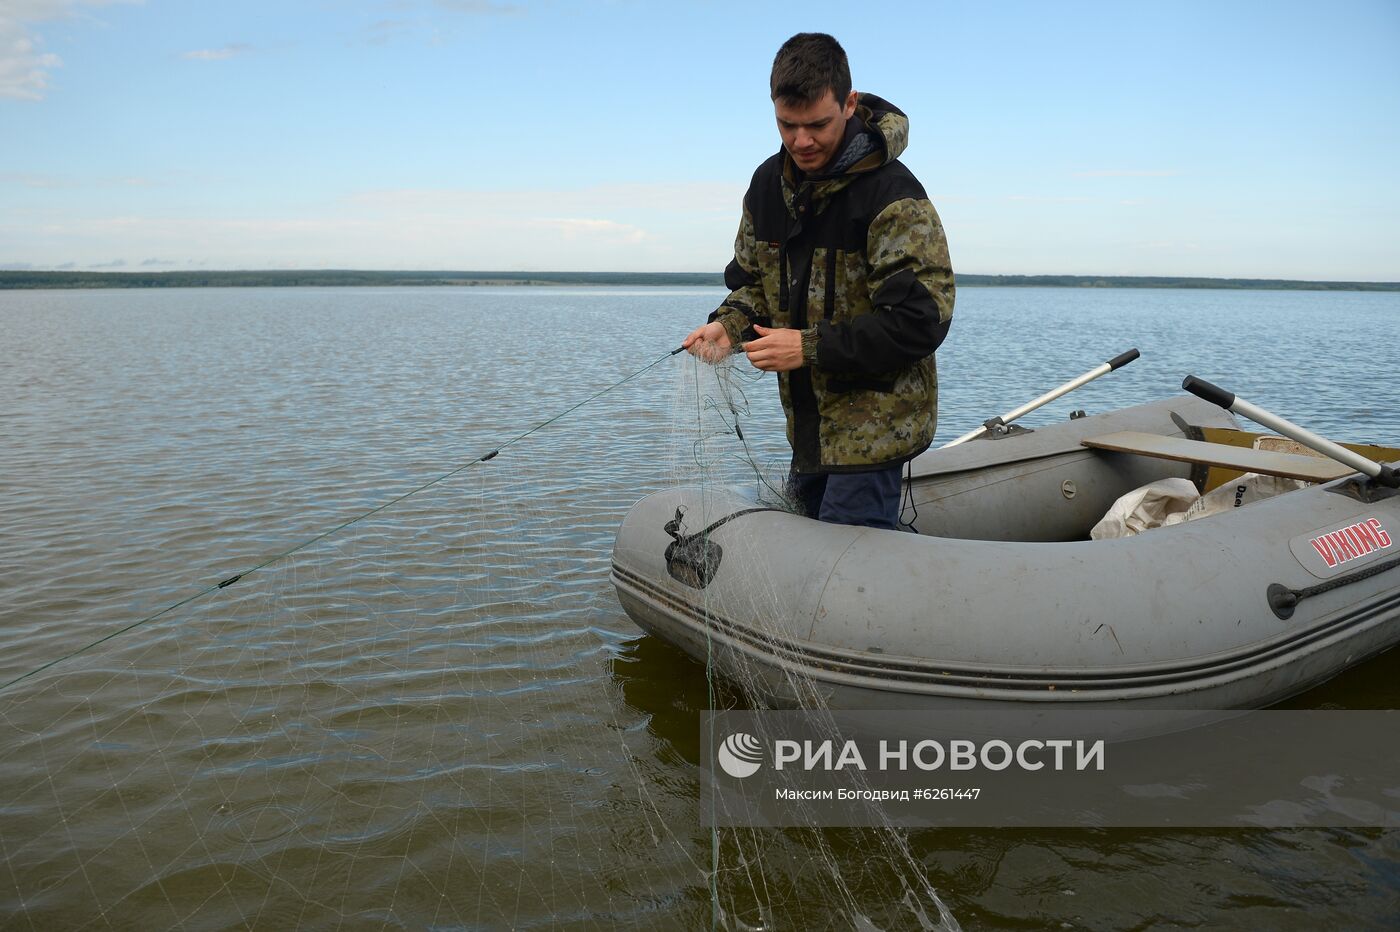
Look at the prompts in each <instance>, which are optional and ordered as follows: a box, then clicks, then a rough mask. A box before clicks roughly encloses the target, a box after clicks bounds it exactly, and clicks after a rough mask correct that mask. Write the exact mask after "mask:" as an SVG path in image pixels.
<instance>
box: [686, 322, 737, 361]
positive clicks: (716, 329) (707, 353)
mask: <svg viewBox="0 0 1400 932" xmlns="http://www.w3.org/2000/svg"><path fill="white" fill-rule="evenodd" d="M681 347H682V348H683V349H687V350H690V355H692V356H694V357H696V358H697V359H700V360H701V361H703V362H708V363H710V364H711V365H713V364H714V363H717V362H719V361H720V360H721V359H723V358H724V357H726V356H728V355H729V353H730V351H731V350H732V349H733V347H732V345H731V344H730V342H729V332H728V331H727V330H725V329H724V325H723V324H721V323H720V322H719V321H715V322H714V323H709V324H705V325H704V326H703V327H696V328H695V329H694V330H692V331H691V332H690V336H688V337H686V338H685V342H684V343H682V344H681Z"/></svg>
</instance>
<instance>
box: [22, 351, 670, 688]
mask: <svg viewBox="0 0 1400 932" xmlns="http://www.w3.org/2000/svg"><path fill="white" fill-rule="evenodd" d="M682 349H683V347H679V346H678V347H676V348H675V349H673V350H671V351H670V352H669V353H665V354H663V355H661V356H658V357H657V358H655V359H653V360H652V361H651V362H649V363H647V364H646V365H645V366H643V367H642V368H640V369H638V370H637V371H636V372H633V373H632V374H631V375H629V376H627V377H626V378H625V379H622V380H621V381H619V382H614V383H613V384H611V385H609V386H608V387H607V388H604V389H602V390H601V391H597V392H594V393H593V394H592V395H589V396H588V397H587V398H585V399H583V400H582V401H580V402H579V403H578V404H575V405H574V406H572V407H570V408H567V409H566V410H564V411H560V412H559V413H558V414H556V415H554V416H553V417H551V418H549V419H548V420H546V421H541V422H540V423H538V424H536V425H535V426H534V427H531V428H530V429H529V430H527V431H525V433H523V434H520V435H519V436H516V437H512V438H511V439H509V440H507V441H506V442H505V443H503V444H501V445H500V446H498V447H496V449H494V450H491V451H489V452H487V453H483V454H481V455H480V456H478V457H477V458H476V459H474V460H472V461H470V462H468V463H464V464H462V465H461V466H458V467H457V468H456V469H453V470H451V471H450V472H446V473H443V474H442V475H441V476H438V477H437V478H436V479H432V480H429V481H428V482H425V483H423V484H422V485H420V486H418V488H416V489H413V490H411V491H408V492H405V493H404V494H402V495H400V496H398V497H397V498H393V499H390V500H389V501H387V502H385V503H384V504H382V505H379V506H377V507H375V508H371V509H370V510H369V511H366V512H365V513H364V514H362V515H358V516H356V517H354V518H351V519H350V520H349V521H346V522H344V523H342V524H338V525H336V526H335V527H333V528H331V529H330V530H328V531H323V532H322V533H320V534H317V535H316V536H315V537H313V538H311V539H310V540H305V541H302V542H301V543H299V544H297V545H296V546H295V547H292V548H291V549H289V550H284V551H282V552H281V553H279V554H276V555H274V556H271V557H268V558H267V559H266V560H264V561H262V562H261V563H259V564H257V565H256V566H253V567H249V568H248V569H246V570H244V571H243V572H241V573H237V574H235V575H233V576H230V577H228V578H227V579H225V580H222V581H221V582H217V583H215V584H214V585H212V586H209V587H208V588H206V589H202V590H200V591H199V592H196V593H195V594H194V595H190V596H186V597H185V598H183V599H181V600H180V601H178V602H176V603H175V604H174V605H167V606H166V607H165V608H163V609H161V610H160V611H158V612H156V613H155V614H154V615H148V616H146V617H145V618H142V619H141V620H140V621H133V622H132V623H131V624H129V625H127V626H126V627H124V628H119V629H117V630H116V631H113V632H111V633H109V634H105V635H103V636H102V637H100V638H98V639H97V640H95V641H92V642H91V643H89V644H84V645H83V646H82V647H80V648H78V649H77V650H75V651H72V652H70V653H67V654H64V655H63V656H62V657H59V658H57V659H55V660H50V661H49V662H48V663H46V664H44V665H43V666H40V667H36V668H34V669H33V670H30V671H29V672H28V673H24V674H21V675H20V676H17V677H15V678H14V679H12V680H10V681H8V682H6V683H0V691H3V690H6V689H9V688H10V687H11V686H13V685H15V684H16V683H19V682H22V681H24V680H27V679H29V678H30V677H32V676H36V675H38V674H40V673H43V672H44V671H45V670H47V669H49V668H50V667H54V666H57V665H58V664H60V663H63V662H64V661H66V660H71V659H73V658H74V657H76V656H78V655H79V654H82V653H85V652H87V651H90V650H92V649H93V648H94V647H97V646H98V645H100V644H105V643H106V642H107V641H110V640H112V639H113V638H115V637H119V636H121V635H123V634H125V633H126V632H128V631H131V630H134V629H136V628H139V627H141V626H142V625H146V624H150V623H151V622H153V621H155V620H156V619H157V618H160V617H161V616H162V615H167V614H169V613H170V612H173V611H174V610H175V609H177V608H180V607H181V606H182V605H188V604H189V603H191V602H193V601H195V600H196V599H200V598H203V597H204V596H206V595H208V594H209V593H211V592H214V591H215V590H217V589H226V588H228V587H229V586H231V585H233V584H234V583H236V582H238V581H239V580H240V579H242V578H243V577H245V576H247V575H249V574H250V573H255V572H257V571H258V570H260V569H263V568H264V567H267V566H270V565H272V564H273V563H276V562H277V561H278V560H283V559H286V558H287V557H289V556H291V555H292V554H294V553H296V552H297V551H299V550H305V549H306V548H307V547H310V546H311V545H312V544H315V543H318V542H320V541H323V540H325V539H326V538H327V537H330V536H331V535H332V534H338V533H339V532H341V531H343V530H345V529H346V528H348V527H349V526H350V525H352V524H358V523H359V522H361V521H363V520H365V519H366V518H369V517H372V516H373V515H377V514H379V512H381V511H384V510H385V509H388V508H392V507H393V506H395V505H397V504H398V503H399V502H401V501H403V500H404V499H406V498H409V497H411V496H413V495H417V494H418V493H419V492H422V491H423V490H425V489H428V488H431V487H432V486H435V485H437V484H438V483H439V482H443V481H445V480H447V479H451V478H452V477H453V476H455V475H457V474H458V473H460V472H462V471H464V470H467V469H470V468H471V467H473V466H476V465H478V464H479V463H484V462H486V461H487V460H492V459H495V458H496V457H497V456H499V455H500V452H501V451H502V450H504V449H505V448H506V447H509V446H511V445H513V444H516V443H519V442H520V441H522V440H524V439H525V438H526V437H528V436H530V435H531V434H533V433H535V432H536V431H539V430H543V429H544V428H546V427H548V426H549V425H551V424H553V423H555V422H556V421H559V420H561V419H563V418H565V417H568V416H569V415H570V414H573V413H574V412H575V411H577V410H578V409H579V408H582V407H583V406H584V405H587V404H590V403H592V402H594V401H597V400H598V399H599V398H601V397H603V396H604V395H606V394H607V393H608V392H610V391H612V390H613V389H616V388H620V387H621V386H623V385H626V384H627V383H628V382H630V381H632V380H633V379H635V378H636V377H637V376H639V375H641V374H642V373H644V372H647V371H648V370H650V369H653V368H655V367H656V366H657V365H658V364H659V363H661V362H663V361H664V360H666V359H669V358H670V357H672V356H674V355H676V354H677V353H679V352H680V351H681V350H682Z"/></svg>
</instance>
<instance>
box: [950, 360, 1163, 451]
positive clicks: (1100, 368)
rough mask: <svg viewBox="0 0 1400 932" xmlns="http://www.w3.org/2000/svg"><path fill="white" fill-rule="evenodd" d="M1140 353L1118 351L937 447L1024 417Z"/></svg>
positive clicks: (1124, 364) (968, 437)
mask: <svg viewBox="0 0 1400 932" xmlns="http://www.w3.org/2000/svg"><path fill="white" fill-rule="evenodd" d="M1141 355H1142V354H1141V353H1139V352H1138V351H1137V350H1136V349H1130V350H1128V351H1127V352H1126V353H1119V354H1118V355H1117V356H1114V357H1113V358H1112V359H1110V360H1109V361H1108V362H1106V363H1102V364H1100V365H1097V366H1095V367H1094V368H1092V369H1090V370H1089V371H1088V372H1086V373H1084V374H1083V375H1081V376H1079V377H1078V378H1076V379H1070V380H1069V381H1068V382H1066V383H1065V384H1063V385H1061V386H1060V387H1059V388H1052V389H1051V390H1050V391H1048V392H1046V393H1045V394H1043V395H1041V396H1040V397H1039V398H1037V399H1035V400H1034V401H1028V402H1026V403H1025V404H1023V405H1021V407H1019V408H1017V409H1016V410H1015V411H1009V412H1007V413H1006V414H1002V415H999V416H998V417H994V418H992V419H991V420H989V421H986V422H985V423H983V424H982V426H981V427H979V428H977V429H976V430H970V431H968V432H967V433H965V434H963V435H962V436H961V437H959V438H958V439H957V440H953V441H951V442H949V443H945V444H943V446H941V447H939V449H940V450H946V449H948V448H949V447H955V446H957V445H958V444H960V443H966V442H967V441H969V440H976V439H977V438H978V437H980V436H982V435H983V434H985V433H987V432H989V431H992V430H995V429H996V428H998V427H1005V426H1006V425H1007V424H1010V423H1011V422H1012V421H1014V420H1016V419H1017V418H1019V417H1024V416H1026V415H1027V414H1030V413H1031V412H1032V411H1034V410H1035V409H1036V408H1039V407H1042V406H1043V405H1048V404H1049V403H1050V402H1052V401H1054V400H1055V399H1056V398H1059V397H1060V396H1062V395H1068V394H1069V393H1070V392H1072V391H1074V390H1075V389H1076V388H1079V387H1080V386H1081V385H1088V384H1089V383H1090V382H1092V381H1094V379H1097V378H1098V377H1099V376H1101V375H1108V374H1109V373H1110V372H1112V371H1113V370H1114V369H1121V368H1123V367H1124V366H1126V365H1127V364H1128V363H1130V362H1132V361H1133V360H1134V359H1137V358H1138V357H1139V356H1141Z"/></svg>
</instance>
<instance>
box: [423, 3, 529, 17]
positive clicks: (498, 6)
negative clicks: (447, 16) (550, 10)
mask: <svg viewBox="0 0 1400 932" xmlns="http://www.w3.org/2000/svg"><path fill="white" fill-rule="evenodd" d="M433 5H434V6H436V7H439V8H441V9H444V10H450V11H452V12H454V13H472V14H476V15H481V14H485V15H488V16H489V15H497V16H514V15H517V14H520V13H524V12H525V7H523V6H521V5H520V4H518V3H493V2H491V0H434V2H433Z"/></svg>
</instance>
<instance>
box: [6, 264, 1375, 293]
mask: <svg viewBox="0 0 1400 932" xmlns="http://www.w3.org/2000/svg"><path fill="white" fill-rule="evenodd" d="M957 284H958V285H961V286H965V287H994V288H1184V289H1198V290H1204V289H1215V290H1226V291H1390V292H1395V291H1400V282H1336V281H1308V280H1301V279H1297V280H1295V279H1272V278H1202V277H1187V276H1181V277H1177V276H1137V275H977V274H964V275H958V276H957ZM561 285H571V286H578V285H600V286H613V287H616V286H619V285H631V286H653V287H659V286H676V285H684V286H691V287H697V286H698V287H715V288H722V287H724V276H723V275H721V274H719V273H710V272H495V271H487V272H473V271H440V272H434V271H429V272H407V271H358V270H349V269H310V270H293V271H280V270H261V271H260V270H232V271H210V272H185V271H181V272H67V271H27V270H0V290H10V291H15V290H38V289H84V288H297V287H321V288H326V287H332V288H357V287H386V286H389V287H551V286H561Z"/></svg>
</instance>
